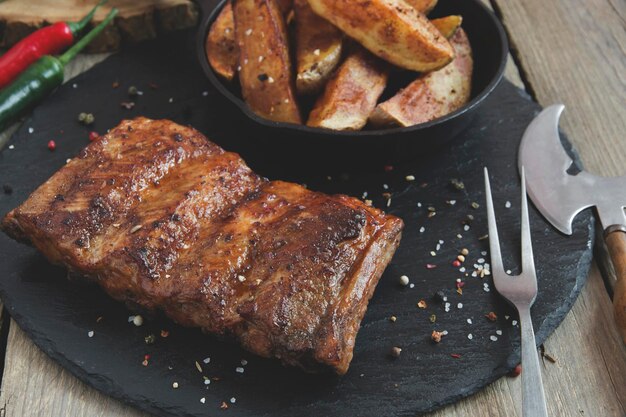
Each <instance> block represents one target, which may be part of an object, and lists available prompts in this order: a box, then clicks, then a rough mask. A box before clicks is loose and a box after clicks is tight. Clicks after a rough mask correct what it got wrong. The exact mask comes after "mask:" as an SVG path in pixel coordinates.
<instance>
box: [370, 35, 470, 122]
mask: <svg viewBox="0 0 626 417" xmlns="http://www.w3.org/2000/svg"><path fill="white" fill-rule="evenodd" d="M450 42H451V43H452V45H453V46H454V49H455V52H456V58H455V59H454V61H452V62H451V63H450V64H449V65H447V66H446V67H444V68H442V69H440V70H438V71H434V72H431V73H429V74H424V75H422V76H420V77H419V78H418V79H416V80H415V81H413V82H412V83H411V84H409V85H408V86H407V87H406V88H404V89H403V90H401V91H400V92H399V93H398V94H396V95H395V96H393V97H392V98H390V99H389V100H387V101H385V102H383V103H380V104H379V105H378V106H376V110H374V112H373V113H372V115H371V116H370V120H369V121H370V123H371V124H372V125H374V126H378V127H382V126H404V127H406V126H413V125H416V124H418V123H424V122H428V121H430V120H433V119H436V118H438V117H441V116H445V115H446V114H448V113H451V112H453V111H455V110H456V109H458V108H459V107H461V106H462V105H463V104H465V103H467V101H468V100H469V98H470V92H471V85H472V67H473V59H472V49H471V45H470V43H469V40H468V39H467V35H466V34H465V31H463V29H461V28H459V29H458V30H457V31H456V33H455V34H454V36H453V37H452V38H451V39H450Z"/></svg>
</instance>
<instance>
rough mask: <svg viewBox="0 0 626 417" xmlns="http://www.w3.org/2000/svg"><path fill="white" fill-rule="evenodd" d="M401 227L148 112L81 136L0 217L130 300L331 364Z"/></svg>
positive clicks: (250, 345)
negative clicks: (65, 158) (277, 177)
mask: <svg viewBox="0 0 626 417" xmlns="http://www.w3.org/2000/svg"><path fill="white" fill-rule="evenodd" d="M402 226H403V225H402V221H401V220H400V219H398V218H396V217H393V216H389V215H385V214H384V213H383V212H381V211H380V210H377V209H375V208H372V207H368V206H366V205H365V204H363V203H362V202H361V201H359V200H357V199H354V198H350V197H346V196H341V195H337V196H328V195H325V194H322V193H317V192H313V191H310V190H307V189H306V188H304V187H302V186H299V185H297V184H292V183H286V182H282V181H268V180H266V179H264V178H261V177H260V176H258V175H257V174H255V173H254V172H252V171H251V170H250V168H248V167H247V166H246V164H245V163H244V161H243V160H242V159H241V158H240V157H239V156H238V155H237V154H234V153H230V152H225V151H224V150H223V149H221V148H220V147H218V146H217V145H215V144H213V143H211V142H210V141H208V140H207V139H206V138H205V137H204V136H203V135H202V134H200V133H199V132H197V131H195V130H193V129H191V128H188V127H183V126H180V125H177V124H175V123H173V122H170V121H167V120H159V121H156V120H149V119H145V118H138V119H135V120H131V121H124V122H122V123H121V124H120V125H119V126H118V127H116V128H115V129H113V130H111V131H110V133H108V134H107V135H105V136H104V137H102V138H101V139H100V140H98V141H97V142H94V143H92V144H90V145H89V146H88V147H87V148H85V149H84V150H83V151H82V152H81V154H80V155H79V156H78V157H77V158H74V159H72V160H71V161H70V162H69V163H68V164H67V165H65V166H64V167H63V168H62V169H61V170H59V171H58V172H57V173H55V174H54V175H53V176H52V177H51V178H50V179H49V180H48V181H46V182H45V183H44V184H43V185H42V186H41V187H39V188H38V189H37V190H36V191H35V192H34V193H33V194H32V195H31V196H30V197H29V198H28V200H27V201H26V202H24V203H23V204H22V205H21V206H19V207H18V208H16V209H15V210H13V211H11V212H10V213H9V214H7V216H6V217H5V218H4V219H3V220H2V223H1V227H2V228H3V230H4V231H5V232H6V233H8V234H9V235H11V236H13V237H14V238H16V239H19V240H22V241H28V242H30V243H31V244H33V245H34V246H35V247H37V248H38V249H39V250H40V251H41V252H43V254H44V255H45V256H46V257H47V258H48V259H49V260H50V261H51V262H53V263H56V264H60V265H64V266H66V267H67V268H69V269H70V270H71V271H73V272H75V273H78V274H80V275H82V276H85V277H87V278H88V279H91V280H94V281H95V282H97V283H98V284H99V285H100V286H101V287H102V288H103V289H104V290H105V291H106V292H107V293H108V294H110V295H111V296H113V297H114V298H116V299H118V300H122V301H125V302H127V303H128V304H129V305H131V306H139V307H141V308H143V309H148V310H162V311H164V312H165V313H166V314H167V315H168V316H169V317H171V318H172V319H173V320H175V321H177V322H178V323H180V324H182V325H185V326H196V327H201V328H202V329H203V330H204V331H207V332H211V333H215V334H221V335H226V336H230V337H233V338H236V339H238V340H239V341H240V342H241V343H242V344H243V346H244V347H245V348H246V349H248V350H250V351H252V352H254V353H257V354H259V355H261V356H265V357H277V358H280V359H281V360H282V361H283V362H284V363H287V364H293V365H298V366H301V367H302V368H304V369H306V370H312V371H314V370H319V369H323V368H330V369H332V370H334V371H335V372H337V373H339V374H343V373H345V372H346V371H347V369H348V366H349V363H350V360H351V359H352V351H353V347H354V340H355V337H356V333H357V331H358V328H359V325H360V322H361V319H362V318H363V315H364V314H365V310H366V308H367V303H368V301H369V298H370V297H371V295H372V293H373V291H374V288H375V286H376V284H377V282H378V280H379V278H380V276H381V274H382V272H383V270H384V269H385V267H386V265H387V264H388V263H389V261H390V260H391V257H392V255H393V253H394V251H395V249H396V248H397V246H398V244H399V241H400V234H401V229H402Z"/></svg>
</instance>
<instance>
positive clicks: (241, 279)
mask: <svg viewBox="0 0 626 417" xmlns="http://www.w3.org/2000/svg"><path fill="white" fill-rule="evenodd" d="M237 279H238V280H239V282H244V281H245V280H246V277H244V276H243V275H237Z"/></svg>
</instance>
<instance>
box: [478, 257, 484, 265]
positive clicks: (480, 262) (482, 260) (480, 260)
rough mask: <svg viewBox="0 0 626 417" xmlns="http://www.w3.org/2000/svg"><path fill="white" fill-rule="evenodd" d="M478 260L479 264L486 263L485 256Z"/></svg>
mask: <svg viewBox="0 0 626 417" xmlns="http://www.w3.org/2000/svg"><path fill="white" fill-rule="evenodd" d="M477 262H478V263H479V264H484V263H485V259H484V258H479V259H478V261H477Z"/></svg>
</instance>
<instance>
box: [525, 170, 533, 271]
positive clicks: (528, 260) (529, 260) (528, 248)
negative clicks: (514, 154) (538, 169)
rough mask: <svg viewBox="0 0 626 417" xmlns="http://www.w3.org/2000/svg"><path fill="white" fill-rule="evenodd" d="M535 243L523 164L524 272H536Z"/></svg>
mask: <svg viewBox="0 0 626 417" xmlns="http://www.w3.org/2000/svg"><path fill="white" fill-rule="evenodd" d="M533 258H534V257H533V244H532V240H531V238H530V221H529V220H528V197H527V196H526V174H525V173H524V167H523V166H522V272H524V273H534V271H535V261H534V259H533Z"/></svg>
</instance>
